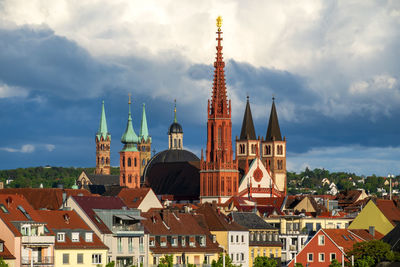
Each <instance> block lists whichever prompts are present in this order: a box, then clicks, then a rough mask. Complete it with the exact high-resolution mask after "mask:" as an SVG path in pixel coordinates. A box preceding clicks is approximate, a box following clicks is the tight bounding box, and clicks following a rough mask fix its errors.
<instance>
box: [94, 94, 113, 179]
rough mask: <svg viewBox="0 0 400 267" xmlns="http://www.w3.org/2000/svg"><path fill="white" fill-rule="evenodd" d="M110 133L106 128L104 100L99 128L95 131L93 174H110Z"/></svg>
mask: <svg viewBox="0 0 400 267" xmlns="http://www.w3.org/2000/svg"><path fill="white" fill-rule="evenodd" d="M110 144H111V135H110V133H109V132H108V130H107V120H106V112H105V109H104V101H103V102H102V106H101V117H100V125H99V130H98V131H97V133H96V170H95V174H110Z"/></svg>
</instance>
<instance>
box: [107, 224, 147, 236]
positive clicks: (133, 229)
mask: <svg viewBox="0 0 400 267" xmlns="http://www.w3.org/2000/svg"><path fill="white" fill-rule="evenodd" d="M112 231H113V233H114V234H117V235H125V234H127V235H143V234H144V228H143V225H141V224H127V225H125V224H116V225H113V226H112Z"/></svg>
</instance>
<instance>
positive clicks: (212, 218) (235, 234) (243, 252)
mask: <svg viewBox="0 0 400 267" xmlns="http://www.w3.org/2000/svg"><path fill="white" fill-rule="evenodd" d="M196 213H197V214H202V215H203V216H204V221H205V223H206V225H207V228H208V230H209V231H210V232H211V234H213V235H215V237H216V240H217V242H218V243H219V244H220V245H221V247H222V248H223V249H224V251H225V253H227V254H228V255H229V256H230V258H231V259H232V262H233V264H235V265H239V264H241V265H242V266H249V260H248V253H249V232H248V229H247V228H245V227H243V226H241V225H239V224H237V223H236V222H234V221H232V220H230V219H229V218H228V217H227V216H226V215H224V214H223V213H222V212H220V211H219V210H217V208H216V206H214V205H211V204H210V203H205V204H203V205H201V206H200V207H199V208H198V209H197V210H196Z"/></svg>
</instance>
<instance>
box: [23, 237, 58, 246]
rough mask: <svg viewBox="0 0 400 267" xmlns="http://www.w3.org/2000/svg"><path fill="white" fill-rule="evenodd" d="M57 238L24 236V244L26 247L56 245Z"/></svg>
mask: <svg viewBox="0 0 400 267" xmlns="http://www.w3.org/2000/svg"><path fill="white" fill-rule="evenodd" d="M54 242H55V237H54V236H45V235H43V236H22V244H24V245H29V244H32V245H36V246H37V245H44V246H48V245H51V244H54Z"/></svg>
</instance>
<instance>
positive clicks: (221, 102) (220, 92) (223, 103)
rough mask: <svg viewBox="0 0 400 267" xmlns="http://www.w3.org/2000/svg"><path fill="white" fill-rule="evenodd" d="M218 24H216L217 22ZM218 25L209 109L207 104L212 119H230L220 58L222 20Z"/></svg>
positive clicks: (222, 60) (222, 62)
mask: <svg viewBox="0 0 400 267" xmlns="http://www.w3.org/2000/svg"><path fill="white" fill-rule="evenodd" d="M217 23H218V22H217ZM219 23H220V24H218V25H217V26H218V31H217V35H218V36H217V39H216V40H217V41H218V44H217V47H216V48H217V56H216V58H215V62H214V68H215V69H214V82H213V91H212V99H211V107H210V103H209V110H210V112H209V114H208V116H209V117H214V118H230V117H231V107H230V103H229V105H228V101H227V96H226V83H225V71H224V68H225V62H224V59H223V57H222V45H221V41H222V39H223V38H222V37H221V35H222V31H221V24H222V19H221V21H220V22H219Z"/></svg>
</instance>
